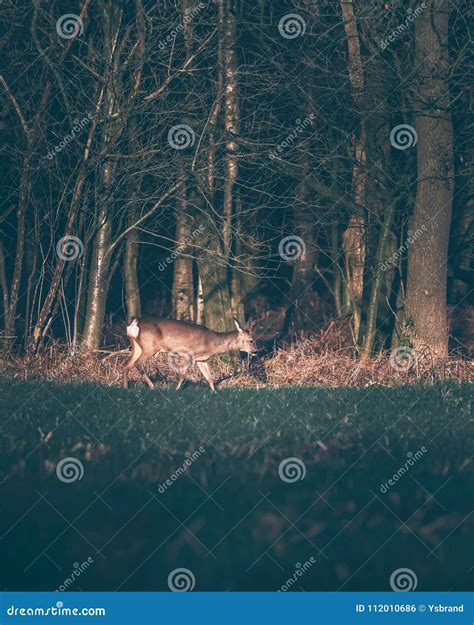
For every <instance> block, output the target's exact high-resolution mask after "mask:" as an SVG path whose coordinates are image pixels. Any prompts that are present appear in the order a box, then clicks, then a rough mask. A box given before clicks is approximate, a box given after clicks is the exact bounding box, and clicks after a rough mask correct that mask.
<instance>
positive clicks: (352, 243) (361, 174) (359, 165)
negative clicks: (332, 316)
mask: <svg viewBox="0 0 474 625" xmlns="http://www.w3.org/2000/svg"><path fill="white" fill-rule="evenodd" d="M340 3H341V10H342V17H343V21H344V29H345V31H346V38H347V49H348V70H349V80H350V82H351V88H352V97H353V100H354V102H355V104H356V107H357V110H358V112H359V119H360V123H359V133H358V136H354V138H353V143H354V167H353V173H352V183H353V189H354V200H355V203H356V205H357V206H359V207H360V211H359V214H357V215H353V216H352V217H351V218H350V220H349V224H348V226H347V229H346V231H345V232H344V235H343V243H344V254H345V278H346V282H347V290H348V294H349V299H350V304H351V308H352V314H353V328H354V338H355V340H356V341H357V340H358V337H359V330H360V324H361V318H362V310H361V307H362V295H363V290H364V264H365V216H364V212H363V207H364V206H365V203H366V201H365V191H366V172H365V169H366V142H367V138H366V125H365V119H364V114H363V97H364V89H365V87H364V71H363V65H362V55H361V51H360V38H359V32H358V28H357V22H356V18H355V14H354V6H353V0H340Z"/></svg>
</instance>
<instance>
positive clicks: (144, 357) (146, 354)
mask: <svg viewBox="0 0 474 625" xmlns="http://www.w3.org/2000/svg"><path fill="white" fill-rule="evenodd" d="M154 353H155V352H154V351H153V350H148V349H146V347H145V348H144V349H143V350H142V352H141V354H140V356H139V358H138V360H137V363H136V366H137V369H138V371H140V373H141V374H142V376H143V377H144V378H145V382H146V383H147V384H148V386H149V387H150V388H151V389H154V388H155V385H154V384H153V382H152V381H151V380H150V378H149V377H148V375H147V373H146V371H145V367H144V366H143V365H144V364H145V363H146V362H147V361H148V360H150V358H151V357H152V356H153V354H154Z"/></svg>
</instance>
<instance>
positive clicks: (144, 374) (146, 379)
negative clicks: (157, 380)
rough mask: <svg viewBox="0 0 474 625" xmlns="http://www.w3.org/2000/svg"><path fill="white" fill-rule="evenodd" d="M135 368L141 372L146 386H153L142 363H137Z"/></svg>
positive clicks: (152, 387)
mask: <svg viewBox="0 0 474 625" xmlns="http://www.w3.org/2000/svg"><path fill="white" fill-rule="evenodd" d="M137 369H138V371H140V373H141V374H142V376H143V377H144V378H145V382H146V383H147V384H148V386H149V387H150V388H151V389H154V388H155V385H154V384H153V382H152V381H151V380H150V378H149V377H148V375H147V372H146V371H145V367H144V366H143V365H142V363H140V362H139V363H137Z"/></svg>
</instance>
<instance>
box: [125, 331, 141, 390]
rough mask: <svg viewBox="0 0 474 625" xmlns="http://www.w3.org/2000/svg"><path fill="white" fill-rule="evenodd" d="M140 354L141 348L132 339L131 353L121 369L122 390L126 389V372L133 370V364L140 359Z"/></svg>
mask: <svg viewBox="0 0 474 625" xmlns="http://www.w3.org/2000/svg"><path fill="white" fill-rule="evenodd" d="M141 353H142V348H141V347H140V345H139V344H138V343H137V342H136V341H135V340H134V339H132V352H131V354H130V358H129V359H128V360H127V362H126V363H125V365H124V367H123V388H128V372H129V371H130V369H133V367H134V366H135V363H136V362H137V360H138V359H139V358H140V356H141Z"/></svg>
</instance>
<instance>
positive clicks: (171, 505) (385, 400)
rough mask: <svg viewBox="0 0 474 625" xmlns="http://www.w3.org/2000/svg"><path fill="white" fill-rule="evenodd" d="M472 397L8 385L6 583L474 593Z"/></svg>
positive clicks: (377, 389)
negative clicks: (404, 584) (177, 574)
mask: <svg viewBox="0 0 474 625" xmlns="http://www.w3.org/2000/svg"><path fill="white" fill-rule="evenodd" d="M473 395H474V392H473V387H472V385H469V384H459V383H455V382H445V383H437V384H433V385H405V386H396V387H394V388H387V387H382V386H375V385H371V386H369V387H367V388H360V389H354V388H328V387H319V388H288V387H287V388H261V389H258V390H256V389H253V388H225V389H222V390H220V391H219V392H217V393H216V394H212V393H211V392H210V391H209V390H208V389H207V388H206V387H205V386H194V385H192V384H188V385H187V386H186V387H185V388H183V389H182V390H181V391H179V392H176V390H175V389H174V388H173V387H165V386H162V387H159V388H157V389H156V390H155V391H150V390H149V389H148V388H146V387H145V386H144V385H140V386H134V387H133V388H132V389H130V390H129V391H125V390H123V389H120V388H115V387H113V386H107V385H104V384H97V383H84V384H74V383H73V384H57V383H54V382H45V381H20V380H11V379H7V378H0V415H1V422H2V425H1V435H0V482H1V484H2V493H3V501H4V503H5V502H7V505H4V506H3V512H2V515H1V518H0V534H1V535H2V536H3V540H2V543H3V546H2V553H3V556H2V560H3V561H4V562H8V566H5V567H2V573H1V577H2V579H1V583H2V587H3V588H8V589H9V590H21V589H34V590H54V589H56V588H59V587H61V585H63V586H64V580H66V579H68V578H69V579H70V580H71V579H72V581H69V582H67V584H66V586H67V588H68V590H81V589H82V590H114V589H118V590H167V589H168V586H169V582H168V576H169V575H170V573H171V572H172V571H174V570H175V569H177V568H185V569H188V572H187V573H186V574H187V575H188V576H190V577H191V578H192V580H193V583H194V584H195V589H196V590H228V589H230V590H278V589H283V590H287V589H292V590H301V589H304V590H338V589H341V590H390V588H391V582H390V578H391V577H392V574H394V572H395V571H398V569H402V568H405V569H410V570H411V572H410V573H409V575H410V576H411V578H412V579H413V580H414V579H416V580H417V587H418V590H446V589H452V590H468V589H469V588H471V587H472V582H473V572H474V569H473V566H472V564H473V562H474V544H473V542H472V531H473V529H474V515H473V508H474V506H473V503H474V502H473V499H474V488H473V486H474V476H473V466H472V460H471V456H472V449H473V438H474V429H473V427H472V426H473V415H472V400H473ZM84 562H88V563H89V566H87V567H85V568H84V567H82V568H81V563H84ZM82 569H84V570H82ZM74 571H76V574H74ZM78 572H79V573H78ZM395 577H396V575H395V576H394V577H392V583H396V582H393V579H395ZM290 580H291V581H290ZM392 587H393V586H392Z"/></svg>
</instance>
